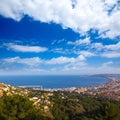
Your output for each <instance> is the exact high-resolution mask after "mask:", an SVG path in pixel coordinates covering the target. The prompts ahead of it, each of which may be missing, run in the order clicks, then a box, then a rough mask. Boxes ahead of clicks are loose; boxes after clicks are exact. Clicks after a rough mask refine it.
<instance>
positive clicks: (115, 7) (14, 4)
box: [0, 0, 120, 38]
mask: <svg viewBox="0 0 120 120" xmlns="http://www.w3.org/2000/svg"><path fill="white" fill-rule="evenodd" d="M0 2H1V3H0V15H2V16H4V17H9V18H12V19H14V20H17V21H19V20H21V19H22V18H23V17H24V15H28V16H30V17H32V18H33V19H34V20H39V21H41V22H46V23H49V22H54V23H56V24H61V25H62V27H63V28H71V29H72V30H74V31H76V32H79V33H81V34H84V33H86V32H87V31H89V30H90V29H96V30H99V34H100V35H101V37H109V38H114V37H116V36H119V35H120V9H119V2H118V0H82V1H81V0H61V1H59V0H24V1H23V0H22V1H21V0H1V1H0ZM104 31H108V32H106V34H102V33H104Z"/></svg>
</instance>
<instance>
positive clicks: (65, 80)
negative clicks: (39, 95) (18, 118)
mask: <svg viewBox="0 0 120 120" xmlns="http://www.w3.org/2000/svg"><path fill="white" fill-rule="evenodd" d="M107 81H108V79H107V78H105V77H99V76H97V77H96V76H80V75H71V76H70V75H68V76H67V75H65V76H62V75H61V76H59V75H56V76H52V75H46V76H0V82H3V83H6V84H10V85H14V86H25V87H27V86H32V87H35V86H42V87H43V88H70V87H77V88H79V87H90V86H98V85H101V84H104V83H106V82H107Z"/></svg>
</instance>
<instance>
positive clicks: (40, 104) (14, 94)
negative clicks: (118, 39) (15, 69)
mask: <svg viewBox="0 0 120 120" xmlns="http://www.w3.org/2000/svg"><path fill="white" fill-rule="evenodd" d="M119 85H120V83H119V81H117V80H112V81H110V82H109V83H106V84H105V85H102V86H98V89H97V91H95V90H94V91H95V93H96V92H97V93H99V92H100V93H101V94H90V93H91V91H86V94H85V93H84V94H83V92H78V91H79V90H80V89H82V88H79V89H76V90H73V91H71V89H68V90H62V91H60V90H57V91H53V90H51V91H43V90H42V91H41V90H38V89H30V88H19V87H14V86H10V85H7V84H4V83H1V84H0V120H33V118H34V120H108V119H109V120H119V118H120V114H119V113H120V100H119V99H116V97H112V98H115V99H111V97H110V98H108V97H107V96H106V93H111V92H113V90H114V94H115V93H117V94H118V91H119V87H120V86H119ZM103 88H104V89H103ZM108 88H109V89H108ZM92 89H93V88H92ZM92 89H91V90H92ZM118 96H120V94H118ZM116 100H117V101H116ZM9 111H11V112H9Z"/></svg>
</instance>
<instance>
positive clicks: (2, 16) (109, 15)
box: [0, 0, 120, 75]
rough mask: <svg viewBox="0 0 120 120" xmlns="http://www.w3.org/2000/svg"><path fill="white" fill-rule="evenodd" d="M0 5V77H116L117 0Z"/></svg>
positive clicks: (119, 49) (119, 68)
mask: <svg viewBox="0 0 120 120" xmlns="http://www.w3.org/2000/svg"><path fill="white" fill-rule="evenodd" d="M0 3H1V4H0V75H10V74H11V75H14V74H15V75H20V74H21V75H24V74H26V75H27V74H28V75H29V74H40V75H43V74H51V75H53V74H54V75H57V74H61V75H64V74H70V75H71V74H73V75H74V74H75V75H76V74H77V75H79V74H80V75H83V74H102V73H120V1H119V0H84V1H80V0H60V1H59V0H24V1H21V0H11V1H9V0H4V1H2V0H0Z"/></svg>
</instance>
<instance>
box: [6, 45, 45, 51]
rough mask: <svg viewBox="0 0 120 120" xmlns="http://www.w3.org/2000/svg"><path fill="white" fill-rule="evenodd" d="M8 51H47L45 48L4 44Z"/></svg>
mask: <svg viewBox="0 0 120 120" xmlns="http://www.w3.org/2000/svg"><path fill="white" fill-rule="evenodd" d="M6 45H7V47H8V49H12V50H13V51H18V52H36V53H39V52H45V51H47V48H46V47H40V46H24V45H16V44H13V43H9V44H6Z"/></svg>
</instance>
